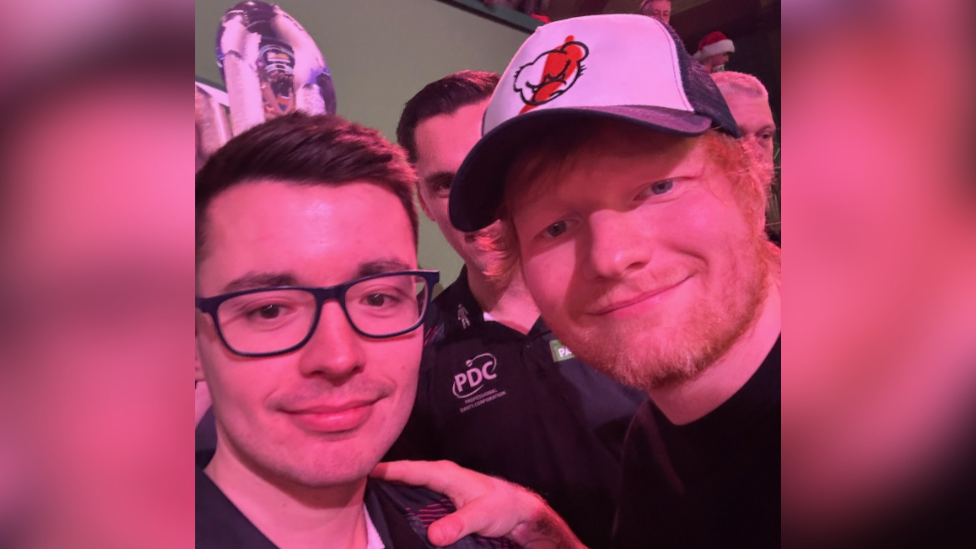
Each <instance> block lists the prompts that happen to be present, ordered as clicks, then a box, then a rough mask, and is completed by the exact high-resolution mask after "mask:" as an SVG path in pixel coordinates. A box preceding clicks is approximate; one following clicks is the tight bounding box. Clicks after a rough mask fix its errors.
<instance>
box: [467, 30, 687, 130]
mask: <svg viewBox="0 0 976 549" xmlns="http://www.w3.org/2000/svg"><path fill="white" fill-rule="evenodd" d="M675 47H676V46H675V42H674V40H673V39H672V38H671V35H670V34H669V32H668V30H667V29H666V28H665V27H664V25H663V24H662V23H661V22H659V21H657V20H656V19H653V18H650V17H645V16H643V15H595V16H590V17H577V18H573V19H567V20H564V21H557V22H555V23H549V24H547V25H543V26H541V27H539V28H538V29H537V30H536V31H535V33H533V34H532V36H530V37H529V38H528V40H526V41H525V43H524V44H522V47H521V48H520V49H519V51H518V53H516V54H515V58H514V59H512V62H511V63H510V64H509V65H508V68H507V69H505V73H504V74H503V75H502V78H501V81H500V82H499V83H498V88H496V90H495V93H494V94H493V95H492V98H491V103H490V104H489V105H488V110H487V111H486V112H485V119H484V127H483V133H484V134H487V133H488V132H489V131H491V130H492V129H494V128H495V127H496V126H498V125H499V124H501V123H502V122H505V121H506V120H508V119H510V118H513V117H515V116H518V115H519V114H524V113H527V112H532V111H535V110H541V109H551V108H560V107H562V108H566V107H610V106H622V105H646V106H654V107H667V108H670V109H676V110H682V111H687V112H693V110H694V109H693V108H692V107H691V104H690V103H689V102H688V98H687V96H686V95H685V92H684V88H683V86H682V82H681V71H680V68H679V65H678V55H677V52H676V51H675Z"/></svg>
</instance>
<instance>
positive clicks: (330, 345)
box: [299, 301, 364, 381]
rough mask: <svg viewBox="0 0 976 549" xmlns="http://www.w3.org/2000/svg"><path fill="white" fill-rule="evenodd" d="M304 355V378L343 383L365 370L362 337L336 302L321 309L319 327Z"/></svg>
mask: <svg viewBox="0 0 976 549" xmlns="http://www.w3.org/2000/svg"><path fill="white" fill-rule="evenodd" d="M301 353H302V356H301V359H300V361H299V369H300V370H301V373H302V375H303V376H305V377H312V376H322V377H326V378H329V379H332V380H338V381H341V380H343V379H345V378H348V377H350V376H352V375H354V374H355V373H357V372H360V371H362V369H363V366H364V355H363V347H362V339H361V336H360V335H359V334H358V333H356V331H355V330H353V327H352V325H350V324H349V321H348V320H347V319H346V315H345V314H344V313H343V312H342V308H341V307H340V306H339V304H338V303H337V302H335V301H330V302H326V303H325V304H323V305H322V314H321V316H320V317H319V323H318V326H316V327H315V332H314V333H313V334H312V338H311V339H309V341H308V343H307V344H305V346H304V347H303V348H302V349H301Z"/></svg>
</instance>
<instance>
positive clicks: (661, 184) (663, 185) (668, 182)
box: [650, 179, 674, 194]
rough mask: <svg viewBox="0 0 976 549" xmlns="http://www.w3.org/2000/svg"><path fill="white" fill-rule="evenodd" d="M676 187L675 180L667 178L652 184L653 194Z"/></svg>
mask: <svg viewBox="0 0 976 549" xmlns="http://www.w3.org/2000/svg"><path fill="white" fill-rule="evenodd" d="M672 188H674V180H672V179H665V180H664V181H658V182H657V183H655V184H653V185H651V188H650V191H651V194H664V193H667V192H668V191H670V190H671V189H672Z"/></svg>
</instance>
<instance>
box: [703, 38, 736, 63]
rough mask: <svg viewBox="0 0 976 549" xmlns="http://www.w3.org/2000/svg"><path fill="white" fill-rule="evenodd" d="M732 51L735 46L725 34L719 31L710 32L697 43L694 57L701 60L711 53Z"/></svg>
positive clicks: (711, 54)
mask: <svg viewBox="0 0 976 549" xmlns="http://www.w3.org/2000/svg"><path fill="white" fill-rule="evenodd" d="M734 51H735V46H733V45H732V41H731V40H729V38H728V37H727V36H725V35H724V34H722V33H721V32H719V31H715V32H710V33H708V34H706V35H705V38H702V39H701V42H699V43H698V51H697V52H695V59H697V60H699V61H701V60H702V59H708V58H709V57H711V56H713V55H718V54H720V53H732V52H734Z"/></svg>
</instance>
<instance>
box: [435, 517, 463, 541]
mask: <svg viewBox="0 0 976 549" xmlns="http://www.w3.org/2000/svg"><path fill="white" fill-rule="evenodd" d="M456 515H457V513H454V514H451V515H447V516H446V517H444V518H442V519H440V520H438V521H435V522H434V523H433V524H431V525H430V526H429V527H428V528H427V539H428V540H429V541H430V542H431V543H433V544H434V545H436V546H438V547H444V546H445V545H451V544H452V543H456V542H457V541H458V540H459V539H461V538H462V537H464V536H465V535H466V534H465V532H464V519H463V518H458V517H457V516H456Z"/></svg>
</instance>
